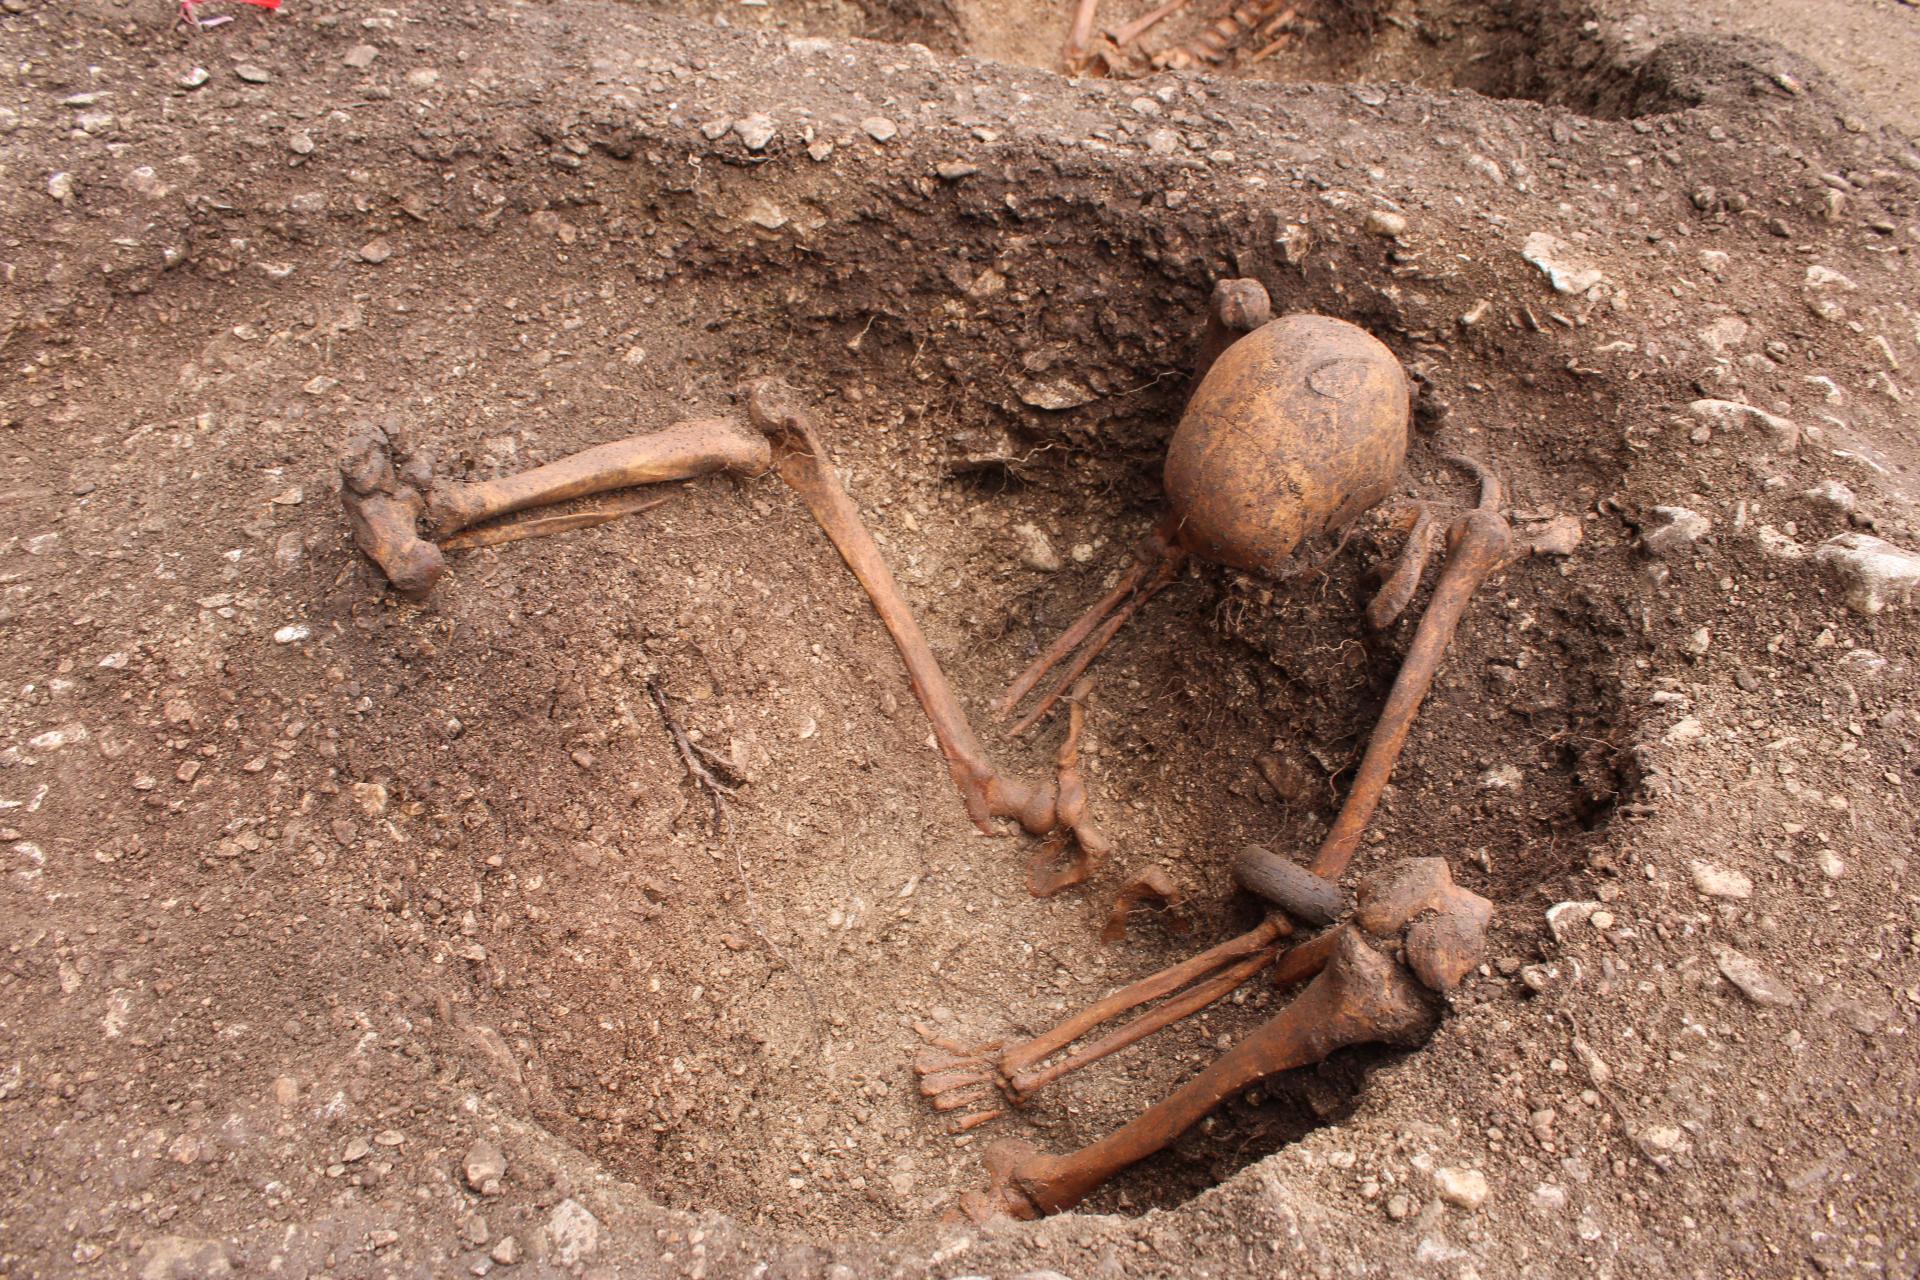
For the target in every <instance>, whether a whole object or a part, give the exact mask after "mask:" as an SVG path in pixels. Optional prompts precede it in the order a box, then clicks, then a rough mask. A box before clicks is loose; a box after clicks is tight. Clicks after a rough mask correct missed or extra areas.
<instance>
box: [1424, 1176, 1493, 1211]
mask: <svg viewBox="0 0 1920 1280" xmlns="http://www.w3.org/2000/svg"><path fill="white" fill-rule="evenodd" d="M1433 1185H1434V1189H1435V1190H1436V1191H1438V1192H1439V1193H1440V1198H1441V1199H1442V1200H1444V1201H1446V1202H1447V1203H1448V1204H1450V1205H1454V1206H1456V1207H1458V1208H1461V1209H1466V1210H1468V1211H1470V1212H1471V1211H1473V1210H1477V1209H1479V1208H1480V1206H1481V1205H1483V1204H1485V1203H1486V1202H1487V1194H1488V1187H1487V1175H1486V1174H1484V1173H1482V1172H1480V1171H1479V1170H1478V1169H1450V1168H1446V1167H1444V1166H1443V1167H1441V1168H1438V1169H1435V1170H1434V1171H1433Z"/></svg>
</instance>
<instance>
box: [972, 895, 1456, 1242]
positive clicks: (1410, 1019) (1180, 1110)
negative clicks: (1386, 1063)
mask: <svg viewBox="0 0 1920 1280" xmlns="http://www.w3.org/2000/svg"><path fill="white" fill-rule="evenodd" d="M1429 999H1430V998H1429V997H1427V996H1425V995H1424V994H1423V993H1422V992H1421V990H1420V988H1419V986H1418V985H1417V984H1416V983H1415V982H1414V981H1413V979H1412V978H1411V976H1410V975H1408V973H1407V972H1406V970H1405V969H1403V968H1401V966H1400V965H1398V964H1396V963H1395V962H1394V961H1392V960H1390V959H1388V958H1387V957H1386V956H1384V955H1382V954H1380V952H1378V951H1376V950H1375V949H1374V948H1373V947H1372V946H1370V945H1368V944H1367V943H1366V942H1365V941H1363V940H1362V938H1361V935H1360V934H1359V933H1358V932H1356V931H1353V930H1346V929H1343V930H1340V931H1339V934H1338V940H1337V942H1336V943H1335V944H1334V947H1333V950H1332V954H1331V955H1330V956H1329V957H1328V958H1327V962H1326V964H1325V966H1324V967H1323V968H1322V969H1321V970H1320V972H1319V974H1318V975H1317V976H1315V978H1314V979H1313V981H1312V982H1310V983H1308V984H1307V986H1306V988H1305V989H1304V990H1302V991H1301V993H1300V994H1299V995H1298V996H1296V997H1294V999H1293V1000H1292V1001H1291V1002H1289V1003H1288V1004H1287V1005H1286V1006H1285V1007H1284V1008H1283V1009H1281V1010H1280V1012H1279V1013H1277V1014H1275V1015H1274V1016H1273V1017H1272V1018H1269V1019H1268V1020H1267V1021H1266V1022H1264V1023H1262V1024H1261V1025H1260V1026H1259V1027H1257V1028H1255V1030H1254V1031H1253V1032H1252V1034H1250V1035H1249V1036H1248V1037H1247V1038H1246V1039H1245V1040H1242V1041H1241V1042H1240V1043H1239V1044H1237V1045H1235V1046H1234V1047H1233V1048H1232V1049H1229V1050H1228V1051H1227V1052H1226V1053H1224V1054H1222V1055H1221V1056H1220V1057H1219V1058H1218V1059H1216V1060H1215V1061H1214V1062H1213V1064H1212V1065H1211V1066H1209V1067H1208V1068H1207V1069H1206V1070H1204V1071H1202V1072H1201V1073H1200V1074H1199V1075H1197V1076H1195V1077H1194V1078H1193V1079H1192V1080H1189V1081H1188V1082H1187V1083H1186V1084H1184V1085H1182V1086H1181V1087H1180V1088H1179V1089H1177V1090H1176V1091H1175V1092H1174V1093H1173V1094H1172V1096H1170V1097H1168V1098H1167V1099H1166V1100H1165V1101H1163V1102H1160V1103H1158V1104H1156V1105H1154V1106H1152V1107H1149V1108H1147V1110H1146V1111H1144V1112H1142V1113H1141V1114H1140V1115H1139V1116H1137V1117H1135V1118H1134V1119H1133V1120H1132V1121H1131V1122H1129V1123H1128V1124H1126V1125H1123V1126H1122V1127H1120V1128H1119V1129H1117V1130H1115V1131H1114V1132H1113V1133H1110V1134H1108V1135H1107V1136H1106V1137H1104V1138H1101V1139H1100V1140H1099V1141H1097V1142H1093V1143H1090V1144H1089V1145H1087V1146H1085V1147H1082V1148H1081V1149H1080V1150H1078V1151H1075V1152H1071V1153H1069V1154H1067V1155H1049V1154H1046V1153H1045V1152H1042V1151H1039V1150H1037V1149H1036V1148H1035V1147H1033V1146H1032V1145H1031V1144H1030V1143H1025V1142H1019V1141H1004V1142H998V1143H995V1144H994V1145H993V1146H991V1147H989V1148H988V1149H987V1152H986V1156H985V1163H986V1166H987V1171H988V1174H989V1176H990V1178H991V1179H992V1184H991V1188H990V1189H989V1190H988V1191H986V1192H984V1193H982V1192H973V1193H969V1194H968V1195H967V1196H966V1197H964V1198H963V1200H962V1208H963V1210H964V1211H965V1212H966V1213H967V1214H968V1216H970V1217H973V1218H975V1219H976V1220H986V1219H990V1218H993V1217H999V1216H1010V1217H1015V1218H1037V1217H1040V1216H1042V1215H1043V1214H1048V1213H1057V1212H1059V1211H1060V1210H1062V1209H1070V1208H1072V1207H1073V1206H1074V1205H1077V1204H1079V1203H1080V1201H1082V1200H1083V1199H1085V1198H1086V1197H1087V1196H1088V1195H1089V1194H1091V1193H1092V1192H1093V1191H1095V1190H1096V1189H1098V1188H1099V1187H1100V1186H1101V1185H1102V1184H1103V1183H1105V1182H1106V1181H1107V1180H1108V1179H1109V1178H1111V1177H1113V1176H1114V1175H1115V1174H1117V1173H1119V1172H1120V1171H1121V1170H1123V1169H1125V1168H1127V1167H1128V1166H1130V1165H1133V1164H1136V1163H1138V1162H1139V1161H1141V1160H1144V1159H1145V1158H1146V1157H1148V1156H1150V1155H1152V1154H1154V1153H1155V1152H1157V1151H1160V1150H1162V1149H1163V1148H1165V1147H1166V1146H1168V1145H1169V1144H1170V1143H1172V1142H1173V1141H1174V1140H1175V1139H1176V1138H1178V1137H1179V1136H1180V1135H1181V1134H1182V1133H1185V1132H1186V1131H1187V1130H1188V1129H1189V1128H1191V1127H1192V1126H1193V1125H1194V1124H1195V1123H1197V1122H1198V1121H1199V1120H1200V1119H1201V1117H1203V1116H1205V1115H1206V1114H1207V1113H1208V1112H1209V1111H1212V1110H1213V1109H1214V1108H1215V1107H1217V1106H1219V1105H1220V1103H1222V1102H1223V1101H1225V1100H1226V1099H1227V1098H1229V1097H1231V1096H1233V1095H1234V1094H1236V1093H1238V1092H1240V1091H1241V1090H1243V1089H1245V1088H1247V1087H1249V1086H1250V1085H1253V1084H1257V1083H1258V1082H1260V1081H1261V1080H1264V1079H1266V1078H1267V1077H1269V1076H1272V1075H1275V1074H1277V1073H1279V1072H1282V1071H1288V1070H1292V1069H1294V1068H1296V1067H1304V1066H1309V1065H1311V1064H1313V1063H1316V1062H1320V1061H1323V1060H1324V1059H1325V1058H1326V1057H1327V1056H1328V1055H1329V1054H1331V1053H1333V1052H1334V1051H1335V1050H1338V1049H1343V1048H1347V1047H1349V1046H1352V1045H1357V1044H1370V1043H1371V1044H1412V1043H1415V1042H1417V1041H1418V1040H1419V1039H1420V1038H1421V1037H1423V1036H1424V1035H1425V1034H1426V1033H1427V1032H1428V1031H1429V1030H1430V1029H1431V1028H1432V1026H1433V1024H1434V1021H1435V1014H1434V1011H1433V1009H1432V1007H1431V1005H1430V1004H1429Z"/></svg>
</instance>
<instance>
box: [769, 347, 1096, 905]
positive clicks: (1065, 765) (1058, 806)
mask: <svg viewBox="0 0 1920 1280" xmlns="http://www.w3.org/2000/svg"><path fill="white" fill-rule="evenodd" d="M786 396H787V393H786V392H785V391H784V389H783V388H781V387H779V386H778V385H777V384H772V383H762V384H760V385H758V386H756V387H755V388H754V389H753V391H752V393H751V395H750V398H749V412H750V413H751V414H752V416H753V420H754V423H755V424H756V425H757V426H759V427H760V429H761V430H762V431H764V432H766V433H767V435H768V436H769V437H770V438H771V439H772V441H773V458H774V463H773V465H774V470H775V472H776V473H777V474H778V475H779V476H780V478H781V479H782V480H784V481H786V483H787V484H788V485H789V486H791V487H792V489H793V491H794V492H795V493H797V494H798V495H799V496H800V500H801V501H802V502H804V503H805V504H806V506H807V510H808V511H809V512H811V513H812V514H813V518H814V520H815V522H816V523H818V524H819V526H820V528H821V531H822V532H824V533H825V534H826V535H827V540H828V541H830V542H832V543H833V545H834V548H835V549H836V550H837V551H839V552H840V557H841V559H843V560H845V561H846V563H847V567H848V568H849V569H851V570H852V571H853V576H854V577H855V578H856V579H858V580H859V583H860V585H861V587H862V588H864V589H865V590H866V593H867V598H868V599H869V600H871V601H872V602H873V608H874V612H875V613H877V614H879V616H880V622H881V624H882V625H883V626H885V627H886V629H887V634H888V635H889V636H891V637H892V638H893V643H894V647H895V648H896V649H898V650H899V652H900V658H901V661H902V662H903V663H905V665H906V668H907V679H908V681H909V682H910V683H911V685H912V687H913V693H914V697H916V698H917V699H919V702H920V706H921V709H922V710H924V711H925V712H926V715H927V719H928V720H929V721H930V722H931V723H932V725H933V734H934V738H935V740H936V741H937V742H938V743H939V744H940V753H941V755H943V756H944V757H946V761H947V769H948V772H950V773H951V774H952V775H953V782H954V785H955V786H956V787H957V788H959V791H960V797H961V800H962V801H963V802H964V803H965V805H966V807H967V814H968V816H969V817H971V818H972V819H973V822H974V825H976V826H977V827H979V828H980V829H981V830H982V831H985V832H991V831H992V830H993V827H992V820H993V819H995V818H1012V819H1014V820H1016V821H1017V822H1019V824H1020V825H1021V826H1022V827H1023V828H1024V829H1025V830H1027V831H1028V832H1029V833H1031V834H1033V835H1043V836H1055V837H1058V838H1062V839H1065V838H1072V839H1073V840H1075V841H1077V842H1078V844H1079V846H1080V848H1081V851H1082V854H1083V858H1082V866H1083V869H1084V867H1085V866H1087V865H1088V864H1090V863H1091V862H1092V861H1093V860H1096V859H1098V858H1100V857H1102V856H1104V854H1105V853H1106V849H1107V842H1106V838H1105V837H1104V836H1102V835H1101V834H1100V832H1099V830H1098V829H1097V828H1096V827H1095V826H1094V825H1093V824H1092V823H1091V822H1090V821H1089V820H1088V819H1087V818H1086V815H1085V792H1084V788H1083V787H1082V786H1081V784H1080V781H1079V771H1078V765H1077V760H1076V754H1075V747H1076V743H1075V741H1074V736H1073V735H1070V736H1069V738H1068V741H1067V743H1066V744H1065V745H1064V746H1063V748H1062V750H1061V753H1060V766H1061V768H1060V778H1059V780H1058V781H1057V782H1052V783H1035V782H1029V781H1026V780H1024V779H1019V778H1010V777H1007V776H1006V775H1004V774H1002V773H1001V772H1000V771H999V770H997V769H995V768H994V766H993V763H992V762H991V761H990V760H989V759H988V758H987V754H986V751H985V750H984V749H983V748H982V747H981V745H980V740H979V739H978V738H977V737H975V736H974V732H973V726H972V725H971V724H970V723H969V722H968V720H967V714H966V711H965V710H964V709H962V707H961V706H960V700H959V698H958V697H956V696H955V695H954V692H953V686H952V685H950V684H949V683H948V682H947V676H946V673H945V672H944V671H942V670H941V669H940V662H939V660H938V659H937V658H935V657H934V654H933V647H932V646H931V645H929V644H928V643H927V638H926V635H925V633H923V632H922V631H921V630H920V623H919V621H918V620H917V619H915V618H914V616H913V610H912V609H911V608H910V607H909V606H908V604H907V601H906V597H905V596H904V595H902V594H901V592H900V584H899V583H898V582H896V581H895V580H894V576H893V571H892V569H890V568H889V567H888V566H887V561H886V557H885V556H884V555H882V554H881V551H880V547H879V545H878V544H876V543H875V542H874V540H873V535H872V534H870V533H869V532H867V527H866V525H865V524H864V523H863V522H862V521H861V519H860V511H859V509H858V508H857V507H855V506H854V504H853V499H852V498H850V497H848V496H847V491H846V490H845V489H844V488H842V487H841V485H840V481H839V478H838V477H837V476H836V475H835V474H834V471H833V464H832V462H831V461H830V460H829V459H828V458H827V456H826V451H825V449H824V448H823V447H822V446H821V444H820V440H819V437H818V436H817V435H815V433H814V430H813V425H812V422H811V421H810V420H809V418H808V416H807V415H806V414H805V413H804V412H802V411H801V410H799V409H798V408H797V407H796V406H794V405H793V404H792V403H791V402H790V401H788V400H787V398H786ZM1082 878H1084V877H1082ZM1067 883H1077V880H1075V879H1072V878H1063V877H1053V878H1052V884H1051V887H1052V888H1055V889H1057V888H1064V887H1065V885H1066V884H1067Z"/></svg>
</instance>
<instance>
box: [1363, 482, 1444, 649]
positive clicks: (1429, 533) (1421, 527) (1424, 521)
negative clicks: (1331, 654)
mask: <svg viewBox="0 0 1920 1280" xmlns="http://www.w3.org/2000/svg"><path fill="white" fill-rule="evenodd" d="M1400 523H1402V525H1403V527H1404V528H1405V529H1406V531H1407V540H1406V542H1405V543H1403V544H1402V545H1401V547H1400V554H1399V556H1398V557H1396V558H1395V560H1394V562H1393V568H1392V570H1390V571H1389V572H1388V574H1387V576H1386V580H1385V581H1384V582H1382V583H1381V584H1380V590H1379V591H1377V592H1375V593H1374V597H1373V599H1372V600H1371V601H1369V602H1368V604H1367V625H1368V626H1369V627H1371V628H1373V629H1374V630H1375V631H1385V630H1386V629H1387V628H1388V627H1390V626H1392V625H1393V624H1394V623H1395V622H1396V621H1397V620H1398V619H1399V617H1400V615H1401V614H1403V613H1405V612H1406V611H1407V606H1408V605H1410V604H1412V603H1413V593H1414V592H1416V591H1418V590H1419V589H1420V579H1421V578H1422V577H1424V576H1425V575H1426V572H1427V560H1428V558H1429V557H1430V556H1432V554H1433V542H1434V533H1435V529H1434V524H1433V508H1431V507H1429V506H1428V505H1427V504H1426V503H1424V502H1416V503H1413V504H1411V505H1410V506H1409V507H1408V508H1407V510H1406V511H1405V512H1403V513H1402V516H1401V521H1400Z"/></svg>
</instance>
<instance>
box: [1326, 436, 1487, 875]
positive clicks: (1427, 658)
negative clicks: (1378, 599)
mask: <svg viewBox="0 0 1920 1280" xmlns="http://www.w3.org/2000/svg"><path fill="white" fill-rule="evenodd" d="M1447 460H1448V461H1449V462H1452V463H1454V464H1455V465H1456V466H1460V467H1463V468H1465V469H1466V470H1468V471H1470V472H1472V473H1473V474H1474V475H1475V476H1476V477H1477V478H1478V479H1479V481H1480V505H1479V506H1478V507H1476V508H1475V509H1474V510H1472V511H1469V512H1467V513H1466V514H1465V515H1464V516H1462V517H1461V518H1460V519H1459V520H1457V521H1456V522H1455V523H1454V525H1453V527H1452V528H1451V529H1449V530H1448V531H1447V558H1446V564H1445V566H1444V567H1443V568H1442V569H1441V570H1440V581H1439V582H1438V583H1436V584H1435V585H1434V589H1433V598H1432V599H1431V600H1430V601H1428V603H1427V608H1426V612H1425V613H1423V614H1421V615H1420V626H1419V628H1418V629H1417V630H1415V632H1414V634H1413V643H1412V645H1410V646H1409V647H1408V649H1407V656H1406V657H1405V658H1404V659H1402V660H1401V663H1400V672H1399V674H1398V675H1396V676H1395V677H1394V680H1393V688H1392V689H1391V690H1390V691H1389V692H1388V694H1387V703H1386V706H1384V707H1382V708H1381V710H1380V719H1379V720H1378V721H1377V722H1376V723H1375V724H1374V727H1373V736H1372V737H1370V738H1369V739H1368V740H1367V751H1366V754H1365V755H1364V756H1362V757H1361V759H1360V768H1359V769H1358V771H1356V772H1355V774H1354V778H1353V786H1352V787H1351V788H1349V790H1348V791H1347V802H1346V804H1345V805H1343V806H1342V807H1341V809H1340V815H1339V817H1337V818H1335V819H1334V823H1333V826H1332V828H1331V829H1330V830H1329V831H1328V832H1327V838H1326V840H1325V841H1323V842H1322V843H1321V845H1320V851H1319V852H1318V853H1316V854H1315V855H1314V858H1313V861H1312V862H1311V863H1310V864H1308V868H1307V869H1308V870H1309V871H1311V872H1313V874H1315V875H1317V876H1319V877H1321V878H1322V879H1324V880H1338V879H1339V878H1340V876H1341V874H1342V873H1343V872H1344V871H1345V870H1346V869H1347V863H1348V862H1350V861H1351V860H1352V858H1353V854H1354V850H1356V849H1358V848H1359V847H1360V837H1361V836H1362V835H1363V834H1365V832H1366V829H1367V823H1368V822H1370V821H1372V819H1373V811H1374V809H1375V808H1377V807H1378V806H1379V803H1380V797H1381V795H1382V794H1383V793H1384V792H1385V791H1386V788H1387V780H1388V779H1389V778H1390V777H1392V775H1393V766H1394V764H1395V762H1397V761H1398V760H1399V758H1400V751H1401V749H1402V748H1403V747H1405V746H1406V745H1407V734H1408V733H1409V732H1411V731H1412V729H1413V721H1414V717H1415V716H1417V715H1419V714H1420V704H1421V703H1422V702H1423V701H1425V700H1426V696H1427V691H1428V690H1429V689H1431V688H1432V687H1433V680H1434V677H1435V676H1436V675H1437V674H1439V671H1440V663H1441V661H1442V660H1443V659H1444V658H1445V657H1446V653H1447V646H1448V645H1450V644H1452V643H1453V633H1454V631H1455V630H1456V629H1457V628H1458V627H1459V625H1460V619H1461V617H1462V616H1463V615H1465V613H1466V611H1467V605H1468V604H1469V603H1471V601H1472V600H1473V596H1474V593H1475V592H1477V591H1478V590H1479V589H1480V586H1481V584H1482V583H1484V582H1485V581H1486V580H1487V579H1488V578H1489V577H1491V576H1492V575H1493V574H1495V573H1497V572H1498V571H1499V570H1500V569H1501V568H1502V567H1504V566H1505V565H1506V564H1507V562H1508V561H1509V560H1510V559H1512V556H1513V530H1512V528H1511V527H1509V526H1508V524H1507V522H1506V520H1505V519H1503V518H1502V517H1501V515H1500V512H1499V510H1498V508H1499V505H1500V482H1499V481H1498V480H1497V479H1496V478H1495V477H1494V475H1493V473H1492V472H1490V471H1488V470H1487V469H1486V468H1485V467H1483V466H1481V465H1480V464H1479V463H1477V462H1475V461H1473V460H1472V459H1470V458H1464V457H1460V456H1458V455H1449V456H1448V459H1447Z"/></svg>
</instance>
